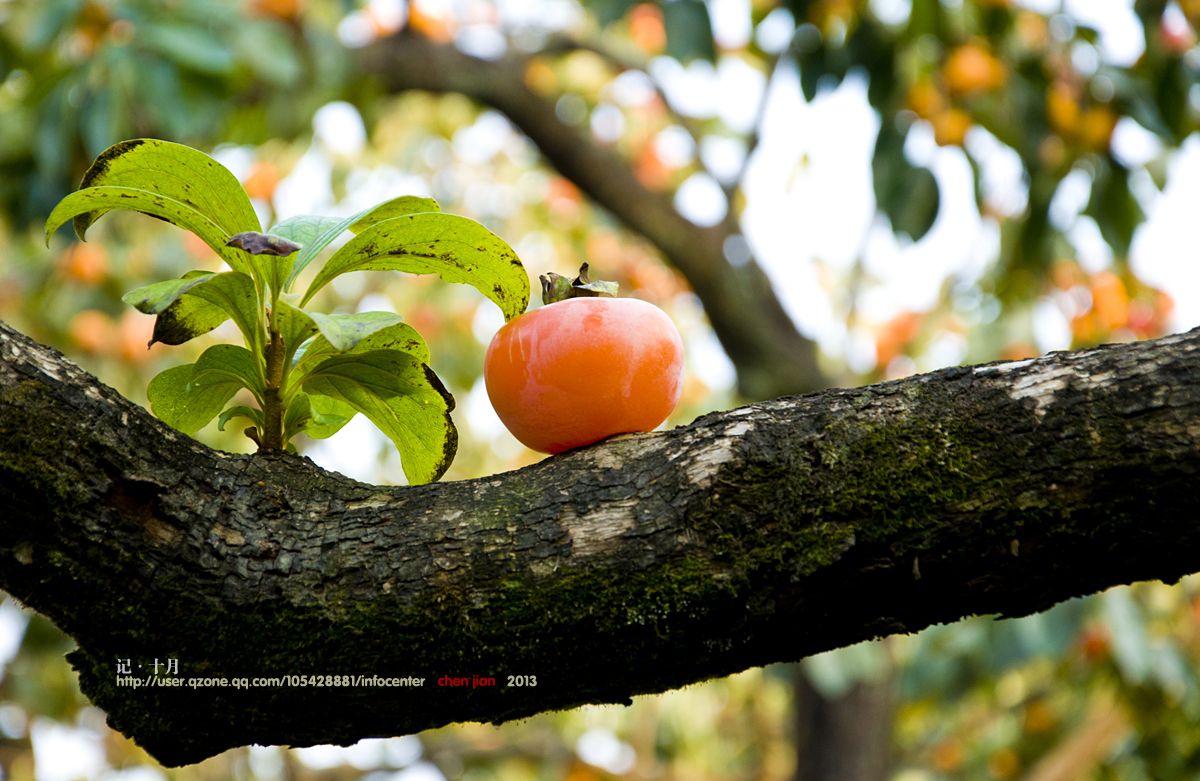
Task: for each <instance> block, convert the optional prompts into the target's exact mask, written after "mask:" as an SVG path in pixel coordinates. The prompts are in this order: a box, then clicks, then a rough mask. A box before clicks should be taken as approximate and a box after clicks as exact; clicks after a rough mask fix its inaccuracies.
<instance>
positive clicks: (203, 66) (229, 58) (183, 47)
mask: <svg viewBox="0 0 1200 781" xmlns="http://www.w3.org/2000/svg"><path fill="white" fill-rule="evenodd" d="M138 42H139V43H140V44H142V45H143V46H145V47H147V48H149V49H154V50H156V51H158V52H160V53H162V54H163V55H165V56H166V57H168V58H169V59H171V60H174V61H175V62H176V63H177V64H179V65H182V66H183V67H185V68H188V69H190V70H193V71H197V72H199V73H204V74H207V75H210V76H227V75H229V74H231V73H232V72H233V69H234V65H236V60H235V58H234V54H233V49H232V48H230V47H229V46H227V45H226V44H225V42H224V41H223V40H222V39H221V38H219V37H217V36H216V35H213V34H212V33H210V32H208V31H207V30H205V29H203V28H201V27H193V26H191V25H187V24H178V23H176V24H142V25H139V27H138Z"/></svg>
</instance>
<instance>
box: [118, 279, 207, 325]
mask: <svg viewBox="0 0 1200 781" xmlns="http://www.w3.org/2000/svg"><path fill="white" fill-rule="evenodd" d="M213 276H215V274H213V273H212V272H210V271H200V272H195V271H189V272H188V273H187V274H184V275H183V276H182V277H180V278H179V279H168V280H167V281H165V282H155V283H154V284H152V285H146V286H144V287H139V288H136V289H134V290H130V291H129V292H128V293H126V294H125V295H123V296H121V300H122V301H124V302H125V303H126V304H129V305H130V306H132V307H133V308H134V309H136V310H138V311H139V312H142V313H144V314H147V315H156V314H158V313H159V312H162V311H163V310H165V309H166V308H167V307H169V306H170V305H171V304H173V303H175V301H177V300H178V299H179V297H180V296H182V295H183V294H184V293H186V292H187V291H188V290H191V289H192V288H194V287H195V286H196V285H199V284H200V283H201V282H204V281H205V280H207V279H210V278H212V277H213Z"/></svg>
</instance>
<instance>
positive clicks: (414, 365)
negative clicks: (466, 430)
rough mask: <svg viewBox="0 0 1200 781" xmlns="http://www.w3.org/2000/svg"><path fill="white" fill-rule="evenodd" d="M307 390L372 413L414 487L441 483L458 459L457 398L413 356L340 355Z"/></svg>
mask: <svg viewBox="0 0 1200 781" xmlns="http://www.w3.org/2000/svg"><path fill="white" fill-rule="evenodd" d="M304 390H305V391H307V392H308V393H309V394H311V395H321V396H328V397H330V398H332V399H334V400H336V401H340V402H342V403H344V404H346V405H348V406H350V407H352V408H353V409H355V410H357V411H358V412H361V413H362V414H364V415H366V416H367V417H368V418H369V419H370V420H371V422H372V423H374V424H375V425H376V426H378V427H379V429H380V430H381V431H382V432H383V433H384V434H386V435H387V437H388V438H389V439H391V440H392V442H393V444H395V445H396V449H397V450H399V451H400V463H401V465H402V466H403V467H404V474H405V476H406V477H407V478H408V481H409V483H411V484H413V485H417V484H419V483H427V482H431V481H433V480H436V479H438V478H439V477H441V476H442V475H443V474H445V472H446V469H447V468H449V466H450V462H451V461H452V460H453V459H454V453H455V451H456V450H457V449H458V430H457V429H456V428H455V427H454V421H453V420H451V418H450V411H451V410H453V409H454V397H453V396H451V395H450V393H449V392H448V391H447V390H446V389H445V387H444V386H443V385H442V382H441V380H439V379H438V377H437V375H436V374H434V373H433V370H432V369H430V368H429V367H428V366H426V365H425V364H423V363H421V362H419V361H418V360H417V359H415V358H413V357H412V356H411V355H408V354H406V353H401V352H395V351H392V350H372V351H371V352H366V353H356V354H352V355H336V356H334V357H332V358H327V359H325V360H324V361H322V362H321V363H320V364H319V365H318V366H317V367H316V369H314V370H313V372H312V373H311V374H309V375H308V378H307V379H306V380H305V382H304Z"/></svg>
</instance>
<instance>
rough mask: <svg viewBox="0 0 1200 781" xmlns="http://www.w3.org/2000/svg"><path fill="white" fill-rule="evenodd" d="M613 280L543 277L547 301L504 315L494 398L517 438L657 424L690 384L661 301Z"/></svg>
mask: <svg viewBox="0 0 1200 781" xmlns="http://www.w3.org/2000/svg"><path fill="white" fill-rule="evenodd" d="M615 288H616V284H615V283H604V282H589V281H588V279H587V264H586V263H585V264H584V265H583V268H582V269H581V270H580V275H579V277H578V278H576V279H575V280H574V281H568V280H567V279H566V278H565V277H562V276H560V275H558V274H547V275H544V276H543V277H542V291H543V292H542V298H543V300H544V301H546V302H547V303H546V305H545V306H543V307H541V308H540V309H536V310H534V311H532V312H527V313H525V314H523V315H521V316H520V317H517V318H514V319H513V320H511V321H509V322H508V323H507V324H505V325H504V326H503V327H502V328H501V329H500V330H499V331H498V332H496V335H495V337H493V339H492V343H491V345H489V347H488V351H487V358H486V359H485V362H484V381H485V383H486V387H487V391H488V397H489V398H490V399H491V401H492V406H493V407H494V408H495V410H496V414H497V415H499V416H500V420H501V421H503V422H504V425H505V426H506V427H507V428H508V430H509V431H511V432H512V434H513V436H515V437H516V438H517V439H518V440H520V441H521V442H522V443H524V444H525V445H526V446H528V447H530V448H532V449H534V450H537V451H540V452H542V453H561V452H563V451H564V450H570V449H571V448H576V447H581V446H583V445H588V444H591V443H592V442H597V441H599V440H601V439H604V438H605V437H609V436H612V435H614V434H621V433H626V432H631V431H650V430H652V429H654V428H655V427H657V426H658V425H659V424H660V423H662V422H663V421H664V420H666V419H667V416H668V415H670V414H671V412H672V411H673V410H674V409H675V405H676V404H677V403H678V402H679V397H680V394H681V393H682V391H683V341H682V340H681V339H680V337H679V329H677V328H676V327H675V324H674V323H673V322H671V318H669V317H667V315H666V314H665V313H664V312H663V311H662V310H661V309H659V308H658V307H656V306H654V305H653V304H650V303H647V302H645V301H640V300H638V299H632V298H612V297H610V296H612V295H613V294H614V293H615Z"/></svg>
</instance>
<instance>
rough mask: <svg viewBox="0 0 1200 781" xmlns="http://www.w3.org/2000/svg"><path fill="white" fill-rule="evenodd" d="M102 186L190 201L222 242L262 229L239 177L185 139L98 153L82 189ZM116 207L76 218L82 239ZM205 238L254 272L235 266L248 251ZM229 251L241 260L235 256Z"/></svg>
mask: <svg viewBox="0 0 1200 781" xmlns="http://www.w3.org/2000/svg"><path fill="white" fill-rule="evenodd" d="M100 186H112V187H127V188H132V189H136V190H145V191H147V192H151V193H154V194H156V195H160V196H163V197H166V198H170V199H171V200H174V201H178V202H179V203H182V204H184V205H186V206H189V207H191V208H192V209H194V210H195V211H197V212H199V213H200V214H201V215H203V216H204V217H206V218H208V220H210V221H211V222H213V223H214V224H216V225H217V227H219V228H220V229H221V230H222V231H224V236H223V237H222V244H223V242H224V241H226V240H228V239H229V237H230V236H233V235H235V234H238V233H241V232H243V231H252V230H259V229H260V228H261V226H260V225H259V222H258V215H257V214H255V212H254V207H253V206H251V205H250V199H249V198H248V197H247V196H246V191H245V190H243V189H242V186H241V184H240V183H239V182H238V180H237V177H235V176H234V175H233V174H232V173H230V172H229V170H228V169H227V168H225V167H224V166H223V165H221V164H220V163H218V162H217V161H216V160H213V159H212V158H211V157H209V156H208V155H206V154H204V153H203V152H200V151H197V150H195V149H192V148H191V147H188V146H184V145H182V144H173V143H171V142H169V141H159V140H157V139H151V138H139V139H134V140H132V141H122V142H121V143H119V144H114V145H113V146H111V147H109V148H108V149H106V150H104V152H102V153H101V154H100V156H99V157H97V158H96V160H95V162H93V163H92V165H91V167H90V168H88V170H87V173H86V174H84V176H83V181H82V182H80V184H79V187H80V189H81V190H82V189H84V188H89V187H100ZM121 207H122V208H128V207H125V206H124V205H121ZM112 208H117V207H115V206H107V207H101V208H99V209H96V210H93V211H90V212H87V213H83V214H79V215H78V216H76V217H75V232H76V233H77V234H79V236H80V238H82V237H83V235H84V233H86V232H87V229H88V228H89V227H90V226H91V224H92V223H93V222H95V221H96V219H97V218H99V217H100V215H101V214H103V213H104V212H105V211H107V210H108V209H112ZM184 227H187V228H188V229H189V230H192V229H191V228H190V227H189V226H184ZM193 232H194V231H193ZM197 235H199V234H197ZM201 238H204V237H203V236H201ZM205 241H206V242H207V243H208V244H209V246H210V247H213V249H214V250H215V251H216V252H217V254H218V255H220V256H221V257H222V258H223V259H224V260H225V261H226V262H227V263H229V265H230V268H232V269H234V270H235V271H243V272H246V273H249V269H248V268H239V267H238V266H237V265H235V263H237V262H241V263H244V256H241V257H238V256H237V254H236V252H235V251H234V250H231V249H226V248H224V247H223V246H222V247H221V248H218V247H215V246H213V243H212V242H208V240H207V239H205ZM227 255H228V256H227ZM229 256H232V257H234V258H235V261H230V258H229Z"/></svg>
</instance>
